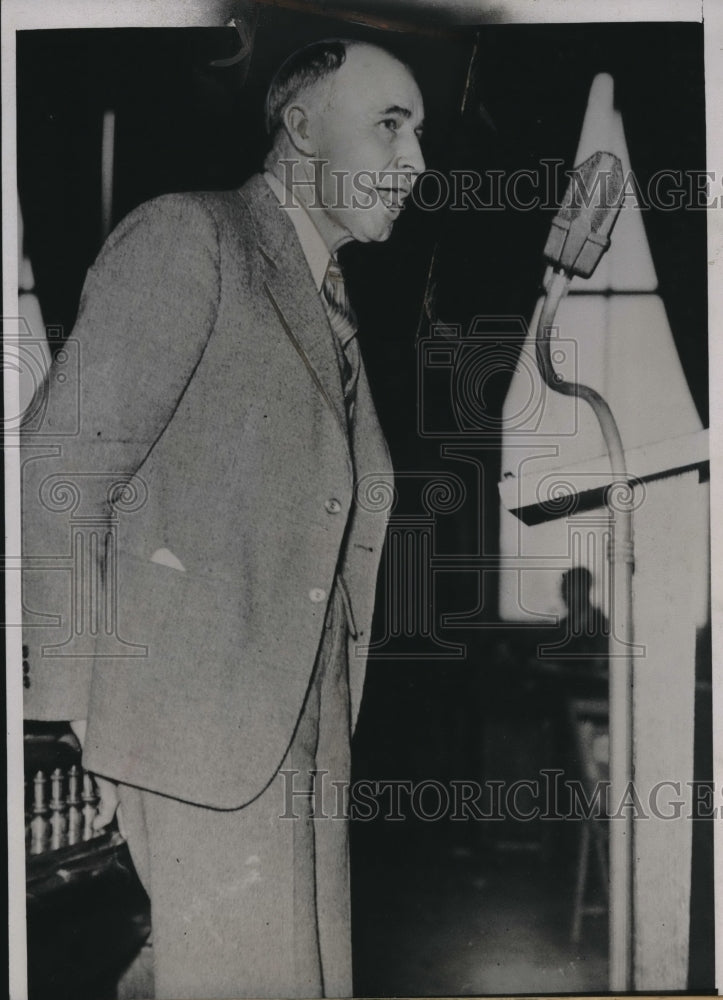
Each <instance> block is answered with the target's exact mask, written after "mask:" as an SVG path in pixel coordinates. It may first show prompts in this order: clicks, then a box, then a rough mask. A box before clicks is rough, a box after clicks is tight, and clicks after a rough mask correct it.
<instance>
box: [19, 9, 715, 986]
mask: <svg viewBox="0 0 723 1000" xmlns="http://www.w3.org/2000/svg"><path fill="white" fill-rule="evenodd" d="M423 27H424V29H425V32H424V33H409V34H404V33H393V32H391V33H390V32H384V33H382V32H376V31H374V30H372V29H369V28H362V27H359V26H358V25H354V24H340V22H339V21H336V20H332V19H327V18H323V17H310V16H302V15H299V14H295V13H292V12H289V11H284V10H280V9H276V8H274V9H272V8H268V9H267V8H262V9H261V12H260V14H259V21H258V24H257V30H256V37H255V45H254V48H253V54H252V57H251V59H250V60H248V59H245V60H243V61H241V62H239V63H236V64H235V65H232V66H228V67H218V66H216V67H215V66H213V65H211V63H212V61H213V60H218V59H224V58H228V57H230V56H232V55H233V54H234V53H235V52H236V51H237V49H238V35H237V34H236V32H235V31H234V30H232V29H225V28H219V29H173V30H170V29H153V30H150V29H143V30H133V29H115V30H87V31H37V32H21V33H19V34H18V36H17V60H18V176H19V189H20V198H21V205H22V211H23V216H24V221H25V231H26V243H25V252H26V253H27V254H28V256H29V257H30V258H31V261H32V264H33V268H34V273H35V278H36V292H37V294H38V297H39V299H40V303H41V307H42V310H43V315H44V319H45V322H46V323H47V324H52V325H58V326H62V327H63V329H64V330H65V331H66V332H69V331H70V330H71V329H72V324H73V320H74V317H75V313H76V310H77V304H78V299H79V295H80V289H81V287H82V282H83V279H84V275H85V271H86V270H87V268H88V266H89V265H90V263H91V262H92V261H93V259H94V257H95V255H96V254H97V252H98V249H99V247H100V243H101V218H100V189H101V188H100V152H101V147H100V143H101V123H102V115H103V112H104V110H106V109H113V110H114V111H115V112H116V120H117V126H116V129H117V130H116V157H115V185H114V220H113V221H114V223H115V222H117V221H119V220H120V219H121V218H122V217H123V216H124V215H125V214H126V213H127V212H129V211H130V210H131V209H132V208H134V207H135V206H136V205H138V204H139V203H140V202H142V201H145V200H146V199H148V198H151V197H153V196H155V195H157V194H162V193H166V192H170V191H182V190H202V189H210V188H214V189H219V188H227V187H233V186H237V185H239V184H240V183H241V182H242V181H243V180H244V179H245V178H246V177H248V176H249V175H250V174H251V173H253V172H254V171H255V170H257V169H259V167H260V166H261V163H262V161H263V155H264V153H265V151H266V141H265V137H264V133H263V126H262V116H261V109H262V107H263V96H264V94H265V91H266V88H267V86H268V83H269V81H270V78H271V75H272V73H273V71H274V70H275V68H276V67H277V66H278V65H279V63H280V61H281V60H282V59H283V58H284V57H285V56H286V55H288V54H289V53H290V52H292V51H293V50H295V49H296V48H298V47H299V46H300V45H302V44H304V43H305V42H307V41H312V40H314V39H316V38H320V37H326V36H328V35H345V36H349V37H363V38H368V39H370V40H372V41H378V42H379V43H380V44H383V45H385V46H386V47H388V48H390V49H391V50H392V51H394V52H396V53H397V54H398V55H399V56H400V57H402V58H403V59H404V60H405V61H407V62H408V63H409V64H410V66H411V67H412V69H413V71H414V73H415V75H416V77H417V79H418V82H419V84H420V88H421V90H422V93H423V95H424V98H425V107H426V110H427V124H426V129H425V140H424V153H425V158H426V161H427V166H428V168H433V169H435V170H438V171H442V172H448V171H450V170H452V169H457V170H459V169H474V170H478V171H491V170H503V171H506V172H511V171H514V170H518V169H521V168H531V169H535V168H537V167H538V165H539V163H540V161H541V160H542V159H543V158H549V159H558V160H562V161H564V168H568V169H569V168H571V167H572V166H573V165H574V164H573V162H572V157H573V156H574V154H575V148H576V144H577V140H578V136H579V130H580V126H581V123H582V119H583V115H584V111H585V106H586V101H587V96H588V91H589V87H590V83H591V82H592V79H593V77H594V76H595V74H596V73H598V72H601V71H606V72H610V73H611V74H612V75H613V77H614V79H615V94H616V106H617V107H618V108H619V110H620V111H621V113H622V118H623V124H624V127H625V130H626V137H627V141H628V148H629V152H630V158H631V162H632V166H633V170H634V172H635V174H636V176H637V177H638V179H639V180H640V182H641V184H642V185H643V187H645V184H646V182H647V179H648V178H649V177H650V176H651V175H652V174H653V173H654V172H656V171H658V170H660V169H663V168H665V169H671V170H676V169H680V170H683V171H694V170H699V171H701V170H704V169H705V120H704V116H705V104H704V76H703V59H702V42H703V33H702V31H703V29H702V25H698V24H687V23H675V24H629V25H614V24H593V25H570V24H567V25H535V26H532V25H497V24H490V25H487V26H484V27H483V28H481V29H479V31H478V30H477V29H464V30H454V31H452V30H450V29H448V28H445V27H442V26H439V27H438V26H435V25H434V24H433V23H431V22H430V23H429V24H427V25H425V26H423ZM435 31H438V34H437V36H436V37H435V35H434V32H435ZM470 65H472V71H471V74H470V89H469V92H468V95H467V100H466V103H465V110H464V114H462V112H461V107H462V100H463V94H464V90H465V81H466V80H467V77H468V72H469V70H470ZM551 216H552V212H551V211H550V210H542V209H537V210H533V211H529V212H519V211H512V210H511V209H507V210H505V211H497V212H492V211H465V212H449V211H437V212H424V211H421V210H420V209H418V208H415V207H414V206H412V207H410V208H409V209H408V210H407V211H405V212H404V213H403V215H402V217H401V219H400V221H399V223H398V224H397V227H396V229H395V231H394V233H393V235H392V237H391V239H390V240H389V241H388V242H387V243H386V244H383V245H373V246H359V245H357V246H355V245H350V246H348V247H346V248H344V250H343V251H342V255H343V264H344V267H345V270H346V273H347V276H348V283H349V287H350V293H351V296H352V300H353V302H354V305H355V308H356V311H357V314H358V317H359V320H360V326H361V345H362V351H363V355H364V358H365V362H366V365H367V369H368V372H369V377H370V382H371V385H372V390H373V393H374V396H375V399H376V401H377V406H378V410H379V414H380V419H381V422H382V425H383V427H384V430H385V433H386V435H387V438H388V440H389V444H390V448H391V451H392V456H393V460H394V465H395V468H396V469H397V470H398V471H399V472H404V471H405V470H406V471H421V472H422V473H423V474H424V475H427V476H431V475H432V474H433V473H434V471H435V470H440V469H443V468H445V467H446V465H445V462H444V461H443V460H442V458H441V456H440V441H439V440H430V439H429V438H425V437H423V436H420V434H419V433H418V416H419V414H418V409H417V402H418V381H417V380H418V374H417V373H418V369H417V360H418V351H419V345H418V339H419V337H425V336H426V335H427V334H428V333H429V319H428V317H427V316H425V315H424V314H423V309H422V303H423V299H424V295H425V291H426V290H427V288H428V278H429V275H430V262H431V260H432V255H433V253H434V265H433V267H432V270H431V274H432V278H433V282H434V295H433V297H432V306H431V309H432V316H433V317H435V318H438V319H440V320H443V321H445V322H447V323H456V324H459V325H460V326H461V328H462V329H466V328H467V325H468V324H469V322H470V320H471V319H472V318H473V317H474V316H476V315H479V314H485V315H492V316H501V315H513V316H522V317H529V316H530V315H531V313H532V309H533V306H534V302H535V298H536V296H537V294H538V291H539V282H540V278H541V275H542V270H543V266H542V258H541V251H542V247H543V246H544V243H545V238H546V235H547V232H548V229H549V226H550V221H551ZM644 222H645V226H646V231H647V235H648V239H649V241H650V245H651V250H652V254H653V259H654V262H655V267H656V270H657V273H658V277H659V281H660V294H661V295H662V298H663V301H664V303H665V306H666V309H667V311H668V315H669V319H670V323H671V327H672V331H673V336H674V338H675V342H676V345H677V348H678V351H679V353H680V357H681V361H682V364H683V367H684V371H685V375H686V377H687V379H688V383H689V386H690V389H691V392H692V395H693V397H694V400H695V403H696V406H697V408H698V411H699V413H700V415H701V418H702V420H703V422H704V423H705V424H707V409H708V367H707V302H706V219H705V213H704V212H703V211H691V210H686V209H683V208H681V209H678V210H675V211H668V212H660V211H655V210H650V211H647V212H645V213H644ZM521 339H522V334H520V335H519V337H518V340H519V341H521ZM510 376H511V371H501V372H500V373H499V375H498V377H497V378H496V379H494V380H492V382H491V383H490V384H489V385H488V387H487V388H488V396H487V399H486V402H487V405H488V407H489V408H490V413H492V414H495V413H498V412H499V411H500V408H501V405H502V401H503V399H504V394H505V391H506V388H507V385H508V382H509V378H510ZM426 405H427V406H428V407H430V412H429V413H426V414H425V418H428V421H429V420H431V422H434V419H435V412H436V411H435V408H438V410H439V415H440V420H441V419H442V415H443V414H444V413H445V412H446V410H447V408H448V406H449V393H448V392H446V393H445V391H444V390H443V389H440V390H439V394H438V396H437V397H436V398H432V399H431V401H430V400H428V402H427V403H426ZM480 455H481V458H482V461H483V464H484V477H483V486H482V495H481V497H480V506H481V509H480V510H473V511H469V510H468V509H466V508H465V509H463V510H461V511H460V512H458V514H457V515H456V516H455V517H449V518H447V519H446V520H445V519H441V522H442V523H441V525H440V532H441V537H442V538H443V542H444V546H445V548H446V551H448V552H449V553H452V554H453V553H454V552H455V551H457V552H464V551H467V550H468V546H469V541H470V538H472V537H473V536H475V533H476V531H477V527H478V521H479V522H480V523H481V531H482V535H483V542H484V549H485V551H486V552H489V553H492V554H494V553H495V552H496V550H497V549H496V547H497V544H498V543H497V529H498V514H497V504H498V500H497V485H496V484H497V479H498V475H499V449H498V446H497V445H496V443H495V442H487V443H486V444H484V445H483V446H482V448H481V452H480ZM455 471H456V472H459V470H458V469H455ZM405 482H406V481H402V482H401V483H400V494H401V504H402V506H403V505H404V504H405V503H406V504H407V505H408V506H407V509H408V510H409V511H411V512H412V513H414V512H415V504H418V498H417V494H418V484H417V486H414V484H413V483H412V481H411V480H410V483H411V485H409V487H407V485H405ZM405 490H408V495H405ZM415 491H416V492H415ZM474 587H476V582H475V581H474V579H473V578H472V577H471V576H467V575H465V574H456V575H455V574H450V576H449V578H448V579H447V580H446V585H445V588H444V593H441V594H440V595H439V601H438V603H437V604H436V605H435V606H434V607H433V609H432V612H433V614H434V615H435V616H436V619H437V623H436V629H437V634H438V635H439V636H441V637H443V638H444V640H446V641H448V642H457V643H460V644H462V645H463V646H464V648H465V655H464V656H463V657H461V658H455V659H449V660H445V659H440V658H437V659H434V660H428V661H420V660H415V659H405V658H403V657H404V654H405V648H404V641H403V640H401V643H400V645H399V646H398V647H396V648H395V653H396V654H399V655H391V654H390V655H389V656H386V657H384V658H375V659H372V660H371V661H370V665H369V672H368V681H367V688H366V693H365V699H364V704H363V708H362V714H361V717H360V722H359V727H358V730H357V734H356V737H355V769H356V775H357V776H358V777H359V776H364V777H366V776H372V777H373V776H377V777H383V778H390V777H395V776H404V777H405V778H412V779H414V778H415V777H416V778H421V777H423V778H429V777H440V778H444V777H447V778H449V777H452V776H453V777H468V776H477V777H479V776H480V775H481V774H484V773H486V770H487V769H488V756H489V731H490V721H489V720H490V718H491V717H495V719H496V721H497V722H499V720H500V719H502V720H504V719H506V718H508V719H509V722H510V727H509V737H508V738H509V740H510V743H511V742H512V741H513V740H514V739H515V735H514V734H515V732H516V731H517V730H516V729H515V726H517V727H518V728H519V726H520V725H521V724H523V725H524V718H525V716H524V713H525V712H532V713H533V715H534V706H533V707H532V708H531V707H530V705H529V704H526V705H522V706H521V703H520V702H519V700H515V692H514V691H513V690H512V688H511V685H513V684H514V677H513V678H511V677H510V673H509V670H508V667H504V668H503V667H502V665H501V663H500V661H499V658H498V653H497V651H498V645H499V642H500V637H501V636H503V637H504V634H505V633H504V631H501V630H500V629H498V628H484V627H479V628H477V629H472V630H469V629H467V630H464V631H460V630H458V631H457V632H455V631H454V630H452V629H450V628H445V627H444V626H443V625H442V624H441V622H440V620H439V616H440V615H441V614H442V612H444V611H450V610H452V611H454V610H457V611H460V610H465V609H469V608H472V607H474V605H475V603H476V601H477V593H476V590H474ZM385 599H386V598H385V595H384V593H383V588H382V590H381V591H380V601H384V600H385ZM496 620H497V606H496V586H495V581H494V579H492V580H491V582H490V583H489V587H488V590H487V592H486V594H485V598H484V601H483V603H482V607H481V613H480V625H481V626H483V625H489V626H492V625H494V624H495V623H496ZM411 648H412V647H411V645H410V647H409V649H411ZM400 656H401V657H402V658H400ZM706 670H707V667H706V662H705V659H704V662H703V666H702V667H701V676H702V677H703V679H704V680H705V678H706ZM506 706H507V708H506ZM706 711H707V709H706V708H705V706H704V715H705V712H706ZM533 721H534V720H533ZM697 739H698V745H699V756H698V758H697V766H698V774H699V776H701V777H708V776H709V774H708V773H702V772H701V769H702V770H703V771H706V772H707V769H708V767H709V765H708V763H707V761H708V754H709V734H708V730H707V729H704V728H699V732H698V733H697ZM388 826H389V824H387V827H388ZM427 835H428V834H427V831H425V832H424V836H427ZM375 836H376V834H374V833H373V832H372V831H371V830H370V829H365V830H361V831H359V832H355V841H354V844H355V851H356V856H357V857H362V855H364V853H365V852H366V853H367V855H368V856H369V855H370V852H372V851H373V850H375V849H376V847H375V843H376V842H375V840H374V837H375ZM420 836H422V834H420ZM700 850H703V851H704V853H703V854H700ZM707 850H708V849H707V848H703V849H699V857H704V858H705V859H706V860H705V864H706V865H709V864H710V862H709V858H708V854H707V853H705V851H707ZM711 871H712V869H709V867H705V866H704V871H703V875H702V876H701V875H700V874H699V876H698V882H699V886H698V889H697V890H696V891H697V892H698V895H697V896H696V899H697V900H699V902H700V904H701V905H699V906H697V908H696V910H695V913H696V920H697V921H698V923H697V924H696V936H695V938H694V940H695V941H700V942H702V944H701V945H700V947H699V949H698V951H699V952H700V954H697V957H696V955H695V954H694V959H693V960H694V963H695V962H696V961H697V962H698V963H699V975H700V977H701V978H700V981H699V982H698V983H697V985H699V986H701V985H705V983H707V981H708V977H710V982H711V983H712V973H711V969H710V961H711V959H710V952H709V947H710V940H709V935H710V934H711V933H712V919H708V918H707V917H706V919H703V918H702V917H701V915H700V914H701V912H702V909H701V907H703V909H705V912H706V913H708V912H709V910H710V906H711V902H710V899H709V897H708V895H706V892H707V889H706V886H707V885H708V881H709V880H708V876H709V875H710V874H711ZM710 882H711V884H712V877H711V878H710ZM696 884H697V883H695V882H694V888H695V885H696ZM694 952H695V948H694ZM600 985H601V986H602V985H603V984H600Z"/></svg>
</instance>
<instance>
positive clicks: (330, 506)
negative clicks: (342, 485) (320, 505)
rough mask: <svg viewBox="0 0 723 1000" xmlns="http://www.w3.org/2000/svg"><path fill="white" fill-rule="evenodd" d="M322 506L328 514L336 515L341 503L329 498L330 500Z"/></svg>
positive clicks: (334, 498)
mask: <svg viewBox="0 0 723 1000" xmlns="http://www.w3.org/2000/svg"><path fill="white" fill-rule="evenodd" d="M324 506H325V507H326V509H327V510H328V511H329V513H330V514H338V513H339V511H340V510H341V503H340V502H339V501H338V500H337V499H336V497H331V499H329V500H327V501H326V503H325V504H324Z"/></svg>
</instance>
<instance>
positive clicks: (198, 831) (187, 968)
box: [119, 586, 352, 1000]
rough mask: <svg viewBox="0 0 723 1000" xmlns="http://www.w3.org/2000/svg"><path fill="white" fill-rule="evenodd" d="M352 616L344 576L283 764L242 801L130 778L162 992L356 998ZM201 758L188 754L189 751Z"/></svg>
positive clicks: (127, 791) (126, 825)
mask: <svg viewBox="0 0 723 1000" xmlns="http://www.w3.org/2000/svg"><path fill="white" fill-rule="evenodd" d="M347 639H348V624H347V617H346V611H345V606H344V603H343V601H342V599H341V594H340V592H339V588H338V587H336V586H335V587H334V588H333V592H332V597H331V599H330V602H329V610H328V612H327V617H326V621H325V627H324V631H323V635H322V640H321V643H320V648H319V653H318V655H317V660H316V663H315V665H314V670H313V673H312V677H311V681H310V685H309V689H308V691H307V695H306V699H305V702H304V706H303V709H302V712H301V715H300V717H299V722H298V724H297V728H296V731H295V733H294V736H293V739H292V741H291V744H290V747H289V749H288V752H287V754H286V757H285V759H284V761H283V764H282V766H281V769H280V771H279V772H277V774H276V775H275V777H274V778H273V780H272V781H271V783H270V784H269V785H268V786H267V787H266V788H265V789H264V790H263V792H262V793H261V794H260V795H259V796H258V797H257V798H255V799H254V800H253V801H251V802H250V803H248V804H247V805H245V806H243V807H242V808H240V809H234V810H219V809H210V808H205V807H201V806H198V805H192V804H190V803H188V802H183V801H179V800H177V799H173V798H168V797H166V796H163V795H158V794H156V793H154V792H150V791H146V790H143V789H138V788H133V787H130V786H127V785H121V786H119V788H120V802H121V819H122V824H123V829H124V832H125V835H126V838H127V840H128V846H129V849H130V852H131V857H132V858H133V862H134V864H135V867H136V870H137V872H138V875H139V877H140V879H141V881H142V882H143V884H144V886H145V888H146V890H147V892H148V895H149V897H150V900H151V922H152V945H153V966H154V978H155V996H156V1000H198V998H209V1000H210V998H214V1000H221V998H231V997H259V998H261V997H320V996H334V997H345V996H351V993H352V977H351V915H350V898H349V840H348V822H347V818H346V817H345V816H344V815H343V812H344V810H343V808H339V802H337V798H339V799H341V798H342V797H343V796H342V793H341V792H340V790H339V788H338V786H337V787H335V786H333V785H332V782H337V781H338V782H342V783H343V782H348V780H349V777H350V755H351V747H350V743H351V733H350V707H349V684H348V653H347ZM188 766H189V767H193V761H189V762H188Z"/></svg>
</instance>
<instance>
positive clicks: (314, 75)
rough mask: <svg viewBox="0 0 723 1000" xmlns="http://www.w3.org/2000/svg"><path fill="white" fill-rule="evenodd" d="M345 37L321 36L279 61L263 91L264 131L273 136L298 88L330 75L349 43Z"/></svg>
mask: <svg viewBox="0 0 723 1000" xmlns="http://www.w3.org/2000/svg"><path fill="white" fill-rule="evenodd" d="M356 44H358V43H357V42H354V41H351V40H349V39H346V38H325V39H323V40H322V41H320V42H312V43H311V45H305V46H304V48H303V49H298V50H297V51H296V52H294V53H293V54H292V55H290V56H289V58H288V59H287V60H286V61H285V62H283V63H282V65H281V66H280V67H279V69H278V70H277V72H276V75H275V76H274V78H273V80H272V81H271V85H270V86H269V89H268V92H267V94H266V113H265V120H266V131H267V133H268V134H269V136H270V137H271V138H272V139H273V138H274V137H275V136H276V134H277V133H278V131H279V129H280V128H281V126H282V125H283V114H284V110H285V108H286V107H287V106H288V104H289V102H290V101H293V100H294V98H295V97H297V95H298V94H300V93H301V91H302V90H305V89H306V88H307V87H310V86H312V85H313V84H315V83H319V82H320V81H321V80H324V79H326V77H328V76H331V74H332V73H336V71H337V70H338V69H339V68H340V67H341V66H342V65H343V64H344V61H345V59H346V53H347V50H348V48H349V46H350V45H356Z"/></svg>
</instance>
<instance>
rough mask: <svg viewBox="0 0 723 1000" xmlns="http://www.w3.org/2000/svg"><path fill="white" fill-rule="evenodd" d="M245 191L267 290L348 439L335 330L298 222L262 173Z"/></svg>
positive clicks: (283, 323)
mask: <svg viewBox="0 0 723 1000" xmlns="http://www.w3.org/2000/svg"><path fill="white" fill-rule="evenodd" d="M241 193H242V195H243V197H244V198H245V200H246V202H247V204H248V206H249V209H250V211H251V214H252V216H253V219H254V222H255V224H256V232H257V237H258V249H259V253H260V254H261V256H262V258H263V259H264V261H265V264H266V279H265V285H264V288H265V292H266V294H267V296H268V298H269V301H270V302H271V305H272V306H273V308H274V311H275V312H276V315H277V316H278V318H279V322H280V323H281V325H282V327H283V329H284V331H285V333H286V335H287V337H288V338H289V340H290V341H291V343H292V344H293V346H294V348H295V350H296V351H297V352H298V354H299V356H300V358H301V360H302V361H303V362H304V364H305V365H306V368H307V369H308V371H309V375H310V376H311V378H312V379H313V380H314V382H315V384H316V386H317V388H318V390H319V392H320V393H321V395H322V396H323V398H324V399H325V400H326V402H327V404H328V406H329V407H330V408H331V410H332V411H333V412H334V414H335V415H336V418H337V420H338V421H339V425H340V428H341V430H342V433H343V436H344V440H345V441H347V442H348V435H347V430H346V412H345V408H344V393H343V389H342V384H341V375H340V372H339V361H338V358H337V354H336V349H335V347H334V341H333V336H334V334H333V333H332V330H331V328H330V326H329V321H328V320H327V317H326V312H325V311H324V306H323V304H322V302H321V298H320V296H319V293H318V291H317V290H316V288H315V286H314V282H313V280H312V277H311V272H310V271H309V265H308V264H307V262H306V258H305V257H304V253H303V250H302V249H301V246H300V245H299V240H298V237H297V235H296V230H295V229H294V226H293V223H292V222H291V220H290V219H289V218H288V216H287V214H286V212H285V211H284V210H283V209H282V208H281V206H280V205H279V202H278V200H277V198H276V196H275V195H274V193H273V191H271V189H270V188H269V186H268V184H267V183H266V181H265V180H264V179H263V177H261V176H260V175H257V176H255V177H252V178H251V180H250V181H248V182H247V183H246V184H245V185H244V186H243V188H242V189H241Z"/></svg>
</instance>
